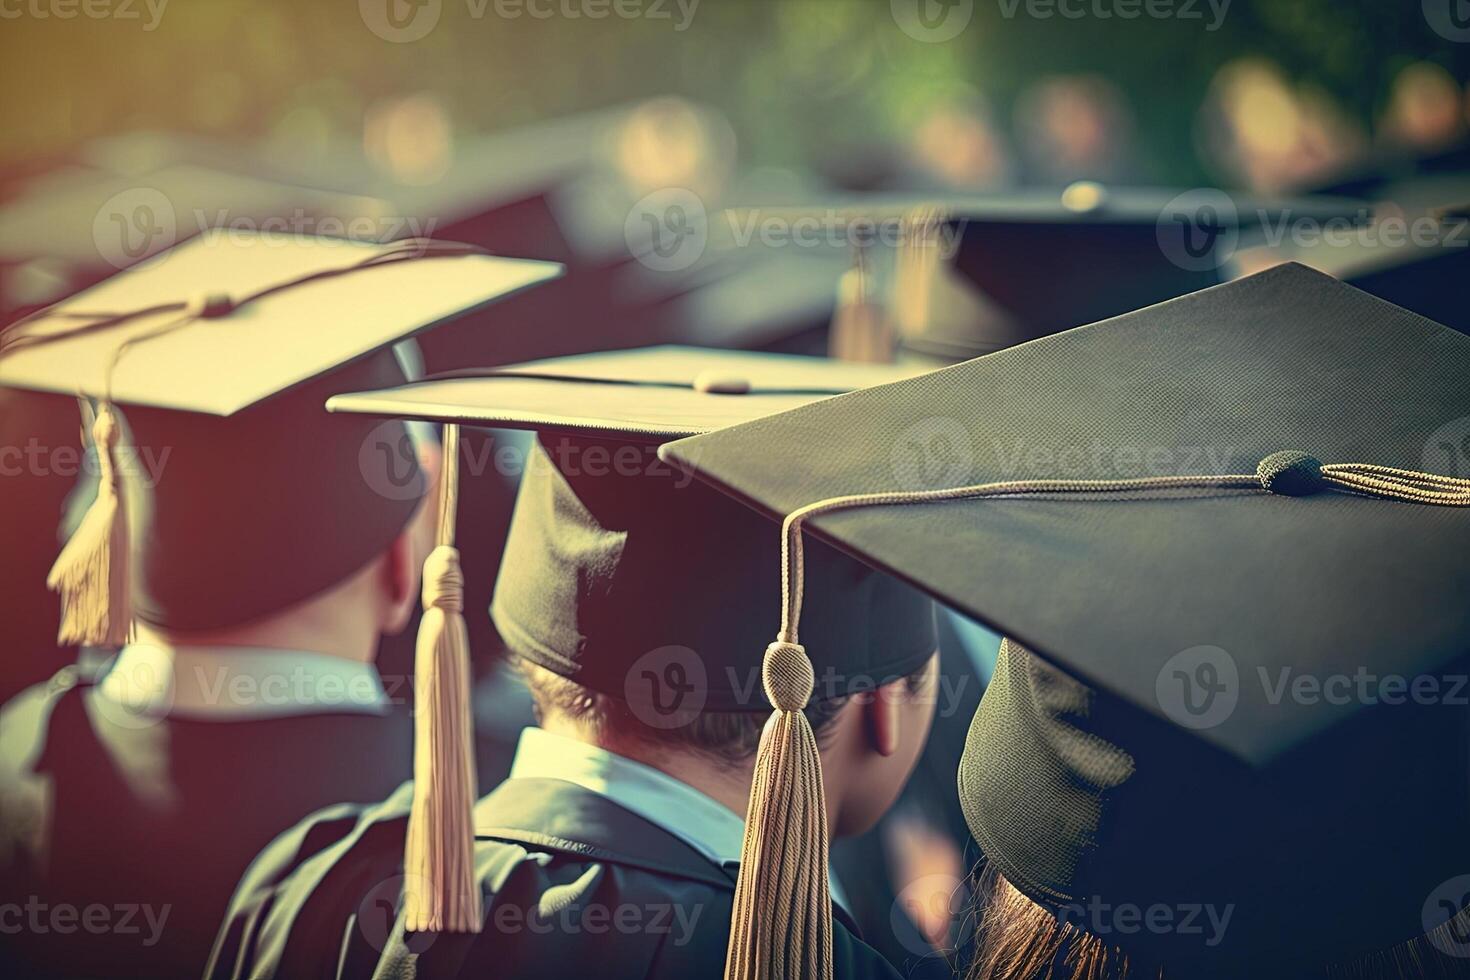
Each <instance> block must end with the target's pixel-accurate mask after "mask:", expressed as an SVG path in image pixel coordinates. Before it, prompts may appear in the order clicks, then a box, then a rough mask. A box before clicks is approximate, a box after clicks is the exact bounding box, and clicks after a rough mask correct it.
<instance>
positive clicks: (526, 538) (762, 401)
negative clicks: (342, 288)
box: [328, 347, 936, 932]
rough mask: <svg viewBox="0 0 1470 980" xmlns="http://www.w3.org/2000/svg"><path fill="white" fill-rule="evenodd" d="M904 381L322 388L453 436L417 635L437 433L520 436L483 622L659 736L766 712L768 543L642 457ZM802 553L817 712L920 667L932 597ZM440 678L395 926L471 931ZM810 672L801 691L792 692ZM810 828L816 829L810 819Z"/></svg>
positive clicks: (447, 604)
mask: <svg viewBox="0 0 1470 980" xmlns="http://www.w3.org/2000/svg"><path fill="white" fill-rule="evenodd" d="M911 374H912V372H911V371H907V370H904V369H899V368H893V367H880V366H873V365H849V364H841V363H837V362H832V361H825V360H820V359H816V358H808V357H796V356H784V355H776V354H756V353H750V352H732V351H716V350H703V349H697V348H688V347H656V348H651V349H646V350H634V351H622V352H613V353H600V354H589V355H585V356H581V357H571V358H558V359H553V360H545V361H540V362H535V363H531V364H526V365H519V366H515V367H510V368H500V369H494V370H490V371H484V372H458V373H454V374H451V375H449V376H444V377H440V378H436V379H430V380H426V381H423V382H421V383H418V384H412V385H407V386H403V387H399V388H396V389H390V390H385V391H372V392H362V393H354V394H342V395H337V396H336V397H334V398H332V399H331V400H330V401H329V402H328V408H329V409H330V410H332V411H334V412H355V413H356V412H362V413H368V414H370V415H382V416H387V417H391V418H423V419H433V420H437V421H442V422H445V423H448V425H447V426H446V440H445V469H444V474H445V479H444V488H445V489H444V493H445V496H444V497H442V498H441V525H440V538H439V543H440V547H439V548H438V549H436V552H435V555H436V556H437V557H436V558H431V563H432V562H438V563H439V564H440V566H441V567H442V569H451V570H453V571H442V572H440V573H436V574H433V575H431V574H430V572H429V571H427V570H426V572H425V586H424V588H425V592H424V599H425V604H426V606H427V607H429V609H430V612H429V613H427V614H426V620H425V622H426V624H428V622H429V621H428V618H427V617H428V616H430V615H433V611H434V609H435V608H442V609H446V610H453V611H454V612H455V615H457V611H458V609H459V608H460V607H461V606H462V599H461V597H460V590H461V588H462V581H461V580H460V578H459V577H458V574H457V568H458V554H457V552H456V551H455V550H454V548H453V537H454V535H453V531H454V514H453V511H454V503H455V501H454V493H455V490H454V483H455V477H456V475H457V469H458V467H459V465H460V463H461V461H460V460H459V459H458V457H457V454H456V453H455V452H454V450H453V449H452V446H453V443H452V441H451V440H452V439H455V438H457V432H458V428H459V426H461V425H480V426H484V425H490V426H498V427H511V428H520V429H533V430H535V431H536V432H537V433H538V441H537V443H536V444H535V447H534V449H533V451H532V453H531V455H530V457H529V460H528V462H527V468H526V471H525V474H524V476H523V478H522V481H521V491H520V496H519V499H518V502H517V505H516V512H515V516H514V518H513V521H512V525H511V531H510V538H509V541H508V543H507V547H506V553H505V560H504V562H503V564H502V566H501V573H500V578H499V581H498V582H497V583H496V588H495V596H494V600H493V603H492V606H491V616H492V617H493V619H494V620H495V624H496V626H497V627H498V628H499V630H500V632H501V635H502V636H504V637H505V638H506V639H507V642H508V644H509V646H510V647H511V648H512V649H513V650H514V651H515V652H516V653H517V654H518V655H520V656H522V657H524V658H525V659H527V660H529V661H531V662H533V663H535V664H537V665H539V666H540V667H543V668H545V669H546V670H549V671H551V672H553V673H555V674H558V675H561V676H564V677H568V678H571V679H572V680H574V681H575V682H576V683H578V684H581V685H583V686H585V687H588V688H590V689H592V690H595V691H599V692H601V693H603V694H606V695H609V696H611V697H613V698H616V699H619V700H621V701H624V702H626V703H627V704H628V705H629V706H630V708H631V709H632V710H633V712H634V714H635V716H636V717H638V718H640V719H643V720H645V721H646V722H647V723H648V724H650V725H654V726H657V727H661V728H672V727H675V726H677V725H678V724H681V723H684V722H687V721H688V720H690V719H691V718H692V717H693V715H694V714H695V713H697V712H700V711H766V710H769V708H770V705H769V703H768V702H767V701H766V700H764V699H763V698H762V697H761V693H760V692H761V685H760V683H759V682H758V680H757V679H756V675H757V674H758V673H759V670H760V668H761V666H762V663H761V658H760V657H759V655H758V654H759V647H758V646H756V645H755V644H756V643H757V641H758V640H759V638H760V636H761V634H762V633H763V632H764V631H763V629H762V628H761V621H762V620H763V619H764V618H766V617H769V616H774V615H775V613H776V595H777V590H778V588H779V583H780V574H779V573H780V569H779V566H778V564H777V558H778V555H779V547H778V542H777V540H776V537H775V534H774V530H775V528H774V527H772V526H769V525H768V522H767V521H766V520H765V519H763V518H761V517H760V516H759V515H757V514H754V513H753V512H751V511H750V510H749V509H747V508H744V507H742V506H740V505H739V504H737V503H735V502H734V501H731V500H729V499H728V498H725V497H724V496H723V495H721V494H718V493H715V492H713V491H711V490H709V489H708V488H706V487H704V486H702V485H700V484H698V483H694V482H692V481H690V480H689V479H688V478H687V477H686V476H684V475H682V474H680V473H678V472H677V471H675V470H673V469H670V468H669V467H667V466H664V465H663V464H661V463H659V462H658V460H657V457H656V455H655V450H656V447H657V445H658V444H659V443H660V442H662V441H664V440H667V439H672V438H679V437H681V436H686V435H691V434H694V433H701V432H710V431H716V430H719V429H723V428H726V427H728V426H731V425H735V424H738V423H742V422H747V421H749V420H751V419H756V418H761V417H764V416H767V415H770V414H772V413H777V412H782V411H785V410H787V409H790V408H793V407H796V406H800V405H806V404H809V403H811V402H813V401H819V400H824V399H827V398H832V397H846V395H845V394H844V393H846V392H849V391H851V390H853V389H855V388H860V387H864V386H867V385H872V384H877V383H882V382H887V381H892V380H894V379H897V378H901V377H906V376H910V375H911ZM807 559H808V562H809V563H810V567H811V568H812V569H813V570H814V571H816V570H820V571H819V572H817V573H816V575H815V576H814V583H815V582H816V581H820V582H821V584H820V585H814V588H813V590H812V591H811V592H810V593H809V594H808V603H807V611H808V616H809V617H810V618H809V621H808V622H809V629H810V630H811V631H812V633H813V635H815V636H820V637H823V638H824V639H825V642H824V643H823V644H822V646H823V649H824V650H825V652H826V656H825V657H823V658H819V660H818V662H817V669H818V670H820V671H822V674H821V675H820V676H821V679H822V682H823V688H822V691H821V693H820V694H819V695H818V697H821V698H832V697H839V696H843V695H847V694H851V693H853V692H854V691H856V690H865V689H868V688H870V687H871V686H873V685H876V684H882V683H886V682H888V681H891V680H893V679H895V678H898V677H903V676H906V675H908V674H910V673H912V672H913V671H914V670H915V669H917V668H918V667H919V666H921V665H922V664H923V663H924V662H925V661H926V660H927V659H928V658H929V657H930V656H931V655H932V654H933V652H934V649H935V643H936V641H935V636H934V623H933V613H932V607H931V604H930V602H929V601H928V599H927V598H925V597H923V596H921V595H920V594H918V593H917V592H915V591H914V590H912V589H910V588H908V587H906V586H902V585H900V584H899V583H897V582H896V581H895V580H893V579H891V578H889V577H888V576H885V575H881V574H878V573H875V572H873V571H872V570H871V569H868V568H867V567H866V566H863V565H862V564H861V563H859V562H854V561H852V560H851V559H849V558H846V557H844V556H842V555H840V554H839V553H837V552H836V551H834V550H832V549H828V548H822V547H816V548H813V549H812V550H811V551H810V552H809V553H808V555H807ZM431 628H433V629H435V630H438V629H439V628H438V627H437V626H433V627H431ZM445 636H448V637H450V638H451V640H450V644H451V645H450V646H448V647H440V649H441V651H442V656H433V655H426V653H425V652H426V651H427V650H429V649H430V648H431V647H432V646H434V645H435V644H438V643H439V642H440V638H442V637H445ZM462 636H463V633H462V623H459V624H457V625H451V626H449V627H447V628H446V629H445V630H444V631H443V632H439V633H436V635H435V636H434V637H432V638H428V639H426V638H424V635H423V634H421V640H420V643H421V646H420V655H419V661H418V662H419V664H420V670H421V671H422V670H423V669H425V666H426V665H431V664H434V663H443V662H445V661H453V662H455V663H456V664H458V663H459V661H460V660H461V659H462V654H459V653H456V652H454V649H453V647H454V646H456V645H462V643H463V640H462ZM445 669H446V671H448V673H447V675H446V676H444V677H442V678H433V677H425V676H424V675H423V674H422V673H420V675H419V678H418V681H417V683H416V687H417V690H418V691H419V692H420V697H421V698H423V697H430V698H434V699H436V700H435V704H436V705H441V706H446V708H445V710H443V711H440V710H439V709H438V708H437V707H436V709H435V712H432V713H431V712H421V718H420V724H421V727H420V730H419V734H418V743H417V744H418V748H417V749H416V758H417V760H418V763H417V765H416V769H415V780H416V787H417V788H418V789H419V790H421V792H419V793H418V794H417V795H416V797H415V806H414V811H413V818H412V819H411V820H410V830H409V838H408V845H407V853H406V859H405V868H406V873H407V874H408V875H409V876H410V878H411V879H412V880H417V881H422V882H425V883H427V884H426V885H425V887H424V889H423V891H422V893H414V892H412V891H411V892H410V894H409V896H408V901H407V906H406V912H405V915H406V921H407V924H408V928H410V929H415V930H419V929H432V930H447V931H460V932H472V931H477V930H478V928H479V925H480V914H479V891H478V887H477V885H476V882H475V877H474V874H473V855H472V852H471V848H472V838H473V830H472V828H471V827H470V825H469V823H468V821H469V804H470V802H472V798H473V785H474V784H473V768H472V760H471V759H470V758H469V753H468V751H467V748H466V743H464V742H461V741H458V739H459V738H460V735H461V734H462V733H464V732H465V731H466V729H465V727H464V724H462V723H461V722H460V721H458V720H456V719H457V718H458V714H457V712H459V711H460V710H462V708H463V703H464V698H465V694H464V692H463V691H461V690H459V688H460V686H461V680H460V678H461V677H462V672H463V668H462V667H460V666H455V667H453V668H445ZM816 676H817V675H813V676H809V677H808V678H807V681H808V689H807V695H811V694H812V688H813V685H814V684H815V677H816ZM766 690H767V691H768V692H769V690H770V686H769V683H768V684H767V687H766ZM778 690H779V691H783V692H784V691H785V688H784V687H782V688H778ZM431 692H440V693H431ZM444 692H448V693H444ZM801 700H802V703H803V704H804V703H805V697H803V698H802V699H801ZM793 703H794V702H793ZM798 714H799V712H798ZM783 724H786V725H788V726H791V725H794V724H796V723H795V722H792V721H790V720H789V719H788V720H787V721H786V722H784V723H783ZM801 724H806V720H805V718H804V716H803V717H802V719H801ZM807 737H808V739H810V737H811V736H810V729H809V727H808V730H807ZM812 750H813V751H815V748H814V743H813V745H812ZM465 794H468V796H466V795H465ZM803 816H804V818H806V819H811V820H815V819H816V817H817V816H818V814H817V813H816V812H815V811H807V812H806V813H805V814H804V815H803ZM821 827H822V833H825V822H823V823H822V825H821Z"/></svg>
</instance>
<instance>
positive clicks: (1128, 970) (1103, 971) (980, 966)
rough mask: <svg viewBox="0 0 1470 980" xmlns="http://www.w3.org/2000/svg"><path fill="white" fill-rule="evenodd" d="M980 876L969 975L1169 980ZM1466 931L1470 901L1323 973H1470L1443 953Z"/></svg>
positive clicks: (1403, 979)
mask: <svg viewBox="0 0 1470 980" xmlns="http://www.w3.org/2000/svg"><path fill="white" fill-rule="evenodd" d="M977 877H978V882H977V888H976V899H977V902H978V903H979V907H980V923H979V933H978V935H977V937H976V944H975V955H974V959H973V960H972V961H971V963H970V968H969V971H968V973H967V980H1169V977H1168V975H1167V974H1166V971H1165V969H1164V967H1163V965H1162V964H1157V963H1143V962H1141V961H1140V960H1139V959H1138V958H1137V957H1136V956H1133V957H1130V956H1129V954H1128V953H1125V952H1124V951H1123V950H1122V949H1121V948H1119V947H1117V946H1111V945H1109V944H1107V943H1105V942H1103V941H1102V940H1101V939H1099V938H1097V937H1096V936H1093V935H1091V934H1090V933H1088V932H1086V931H1084V930H1082V929H1079V928H1078V927H1077V926H1075V925H1073V924H1072V923H1070V922H1065V921H1059V920H1058V919H1057V917H1056V916H1055V915H1053V914H1052V913H1051V912H1050V911H1048V910H1047V909H1045V908H1043V907H1042V906H1040V905H1038V904H1036V903H1035V902H1033V901H1031V899H1029V898H1027V897H1026V896H1025V895H1023V894H1021V892H1020V891H1019V890H1018V889H1017V888H1016V887H1015V886H1014V885H1012V884H1011V883H1010V882H1009V881H1007V880H1006V878H1005V876H1004V875H1002V874H1001V873H1000V872H999V871H997V870H996V869H995V868H994V866H992V865H989V864H987V865H986V866H985V867H984V868H983V869H982V870H981V871H980V872H979V874H978V876H977ZM1466 935H1470V908H1466V909H1464V910H1462V911H1461V912H1460V914H1459V915H1457V916H1455V917H1454V918H1453V919H1451V920H1450V921H1448V922H1446V923H1444V924H1443V925H1441V926H1439V927H1438V928H1436V929H1435V930H1434V931H1433V932H1431V933H1430V934H1429V935H1426V936H1421V937H1419V938H1417V939H1412V940H1410V941H1409V942H1406V943H1401V944H1399V945H1397V946H1394V947H1392V948H1390V949H1386V950H1381V951H1379V952H1375V953H1370V954H1368V955H1367V956H1363V957H1359V958H1357V959H1355V960H1353V961H1351V962H1347V963H1341V964H1336V965H1333V966H1329V967H1326V968H1324V969H1322V970H1321V971H1320V974H1319V975H1320V976H1322V977H1323V978H1325V980H1393V978H1399V980H1430V978H1442V980H1454V978H1466V977H1470V957H1455V956H1450V955H1447V954H1446V953H1443V952H1441V949H1443V948H1444V947H1445V944H1446V941H1450V942H1452V941H1454V939H1455V938H1456V937H1460V936H1466ZM1436 938H1439V939H1440V940H1441V942H1439V943H1436V942H1435V939H1436ZM1450 948H1457V947H1450Z"/></svg>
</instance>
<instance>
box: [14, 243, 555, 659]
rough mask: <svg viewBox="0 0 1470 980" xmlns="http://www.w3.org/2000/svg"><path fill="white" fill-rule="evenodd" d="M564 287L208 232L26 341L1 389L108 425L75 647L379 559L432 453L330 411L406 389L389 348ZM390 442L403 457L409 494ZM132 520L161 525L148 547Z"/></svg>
mask: <svg viewBox="0 0 1470 980" xmlns="http://www.w3.org/2000/svg"><path fill="white" fill-rule="evenodd" d="M556 273H557V267H556V266H554V265H549V264H546V263H538V262H528V261H521V260H516V259H503V258H495V257H491V256H486V255H484V254H481V253H479V251H478V250H475V249H470V248H467V247H465V246H459V245H454V244H451V243H444V242H433V241H428V240H409V241H402V242H396V243H393V244H391V245H371V244H365V243H360V242H352V241H347V240H342V239H322V238H306V237H300V236H293V235H274V234H245V233H238V232H230V233H219V234H206V235H202V236H200V237H198V238H195V239H193V240H191V241H188V242H185V243H184V244H181V245H179V246H178V247H176V248H174V249H171V250H169V251H167V252H163V253H161V254H159V255H158V256H155V257H154V258H153V259H151V260H149V261H147V262H145V263H143V264H141V265H139V266H137V267H135V268H134V269H132V270H130V271H128V272H125V273H121V274H119V275H117V276H114V277H113V278H112V279H109V280H107V281H106V282H104V283H101V284H100V285H98V286H96V287H94V288H93V289H90V290H88V291H86V292H83V293H81V294H79V295H77V296H75V297H72V298H70V299H68V300H66V301H64V302H62V303H59V304H57V305H55V306H52V307H49V308H47V309H46V310H43V311H41V312H40V313H38V314H35V315H33V316H31V317H29V318H27V319H25V320H21V321H19V322H17V323H16V324H14V325H12V326H11V327H10V328H9V329H7V330H6V331H5V332H4V334H3V335H0V384H3V385H8V386H14V387H18V388H27V389H33V390H37V391H50V392H60V393H63V394H75V395H79V396H83V398H82V400H83V405H84V414H91V415H93V416H94V417H93V419H92V420H91V429H92V436H93V440H94V443H95V446H96V449H97V462H98V465H99V474H100V480H99V488H98V494H97V499H96V502H95V503H94V504H93V506H92V508H91V510H90V511H89V512H88V515H87V516H86V517H85V518H84V519H83V520H82V522H81V525H80V526H79V528H78V530H77V531H76V533H75V534H74V535H73V537H72V539H71V541H70V542H69V543H68V544H67V546H66V548H65V549H64V550H63V552H62V554H61V556H60V557H59V558H58V559H57V563H56V565H55V567H54V568H53V569H52V572H51V577H50V580H51V585H52V587H53V588H55V589H57V590H58V591H60V592H61V593H62V603H63V622H62V630H61V632H62V642H63V643H67V642H78V643H83V644H88V645H97V646H114V645H117V644H120V643H124V642H126V641H127V640H128V638H129V637H130V635H131V631H132V623H133V619H134V617H135V616H136V618H137V619H139V620H141V621H143V622H147V623H150V624H152V625H155V626H159V627H164V628H168V629H173V630H182V631H191V630H209V629H218V628H222V627H225V626H230V625H234V624H238V623H242V622H247V621H250V620H252V619H255V618H258V617H260V616H261V615H264V614H266V613H268V612H272V611H275V610H277V609H281V608H284V607H285V606H287V605H289V604H291V603H293V602H296V601H300V600H302V599H305V598H307V597H308V596H311V595H314V594H316V593H317V592H319V591H321V590H322V589H324V588H326V587H327V586H329V585H331V584H333V583H335V582H336V581H338V580H340V579H341V578H342V577H344V576H345V575H346V574H348V573H349V572H351V571H353V570H355V569H358V568H360V567H362V566H363V565H365V564H366V563H367V562H368V561H369V560H370V559H371V558H372V557H373V556H374V555H375V554H376V553H378V552H379V551H380V550H381V549H382V548H383V547H384V546H385V545H386V543H387V542H389V541H391V540H392V538H393V537H394V536H395V535H396V534H397V533H398V532H399V531H400V530H401V529H402V528H403V526H404V524H405V523H406V522H407V520H408V517H409V516H410V514H411V513H412V512H413V510H414V508H415V507H416V505H417V498H418V497H419V496H420V495H421V493H422V488H421V487H420V486H418V484H419V483H420V482H421V480H419V479H418V476H417V469H416V466H417V463H416V459H415V458H413V454H412V453H411V452H410V453H403V452H401V449H402V447H405V446H408V445H409V443H408V442H407V436H406V432H405V431H404V430H403V429H402V427H401V426H399V427H398V428H396V429H394V428H392V427H389V428H388V429H384V430H380V431H377V432H374V431H373V430H372V427H371V426H364V425H362V424H361V423H360V421H356V420H344V419H341V418H334V417H331V416H329V415H327V413H326V412H325V411H324V410H323V409H322V404H323V402H325V400H326V398H327V396H328V395H330V394H333V393H335V392H337V391H341V390H343V389H344V388H352V387H363V386H368V385H376V384H391V383H396V382H401V381H402V380H403V378H404V375H403V372H402V369H401V368H400V367H399V366H398V362H397V361H396V360H395V359H394V357H393V356H392V353H391V352H390V351H388V350H386V348H388V347H389V346H390V345H392V344H394V343H395V342H397V341H400V340H403V339H405V338H408V337H411V336H412V335H414V334H415V333H417V332H418V331H421V330H425V329H428V328H430V327H433V326H435V325H436V324H438V323H441V322H443V321H446V320H450V319H453V318H454V317H457V316H459V315H461V314H463V313H464V312H465V311H466V310H470V309H475V308H478V307H480V306H483V305H485V304H487V303H489V302H492V301H494V300H496V299H498V298H500V297H503V296H506V295H508V294H511V293H514V292H516V291H518V290H520V289H522V288H525V287H528V286H531V285H534V284H536V283H538V282H542V281H544V280H546V279H549V278H551V277H553V276H555V275H556ZM94 403H95V411H93V406H94ZM114 406H121V407H124V408H125V409H126V415H125V416H124V420H125V421H126V423H127V427H128V430H130V433H131V437H132V438H131V440H126V439H125V438H124V436H123V432H122V430H121V429H120V424H119V413H117V412H116V411H115V409H114ZM375 446H384V447H387V449H386V450H385V452H386V453H387V454H389V455H391V454H393V453H398V454H399V456H401V457H403V458H396V457H395V459H394V460H393V461H392V465H394V466H397V467H399V469H398V470H397V471H396V472H397V474H398V475H399V476H400V477H401V479H400V480H399V481H398V482H396V483H394V484H393V485H392V486H386V485H384V480H383V479H380V478H375V470H374V467H378V468H381V467H383V466H384V465H385V463H384V462H383V461H382V460H378V459H377V458H376V457H375V456H374V455H373V453H374V448H373V447H375ZM124 450H127V451H128V456H127V458H126V459H125V458H124V456H123V451H124ZM147 459H152V461H153V463H152V466H151V468H152V469H156V470H157V472H146V470H148V469H149V467H148V466H145V465H143V462H144V461H145V460H147ZM376 476H377V477H381V476H382V474H380V473H379V474H376ZM149 482H156V486H154V487H152V488H151V489H150V488H148V487H147V486H146V485H147V483H149ZM125 486H126V492H125V490H124V487H125ZM142 490H148V492H147V493H141V492H139V491H142ZM125 496H126V498H127V503H128V504H131V505H136V506H135V507H130V508H125V507H124V497H125ZM262 499H265V500H283V501H285V500H288V501H289V504H288V505H286V506H279V507H272V508H271V509H270V511H271V512H270V517H269V522H270V524H271V528H270V533H263V532H262V529H261V528H260V527H259V526H257V524H256V522H254V521H252V520H250V519H248V518H249V515H252V514H257V513H260V511H261V507H262V504H261V501H262ZM129 510H130V511H132V512H133V513H134V516H135V517H136V518H138V519H141V520H143V521H144V522H146V527H145V529H144V533H143V534H142V535H140V536H138V537H136V538H135V539H134V540H135V541H136V543H137V547H136V549H131V548H130V547H129V538H128V523H129V522H128V520H127V519H126V514H125V512H126V511H129ZM242 518H243V519H242ZM201 542H208V546H207V547H206V546H205V545H203V544H202V543H201ZM286 549H289V550H290V551H291V557H290V560H289V561H287V560H282V559H283V552H284V550H286ZM134 551H136V554H134V555H133V557H134V558H135V559H136V561H137V575H138V583H137V585H138V587H137V588H136V589H133V588H132V581H131V579H132V572H131V569H130V562H129V557H130V554H132V553H133V552H134ZM239 582H246V583H249V585H248V587H247V588H240V587H238V586H237V584H236V583H239Z"/></svg>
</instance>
